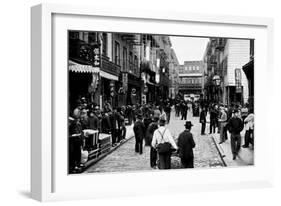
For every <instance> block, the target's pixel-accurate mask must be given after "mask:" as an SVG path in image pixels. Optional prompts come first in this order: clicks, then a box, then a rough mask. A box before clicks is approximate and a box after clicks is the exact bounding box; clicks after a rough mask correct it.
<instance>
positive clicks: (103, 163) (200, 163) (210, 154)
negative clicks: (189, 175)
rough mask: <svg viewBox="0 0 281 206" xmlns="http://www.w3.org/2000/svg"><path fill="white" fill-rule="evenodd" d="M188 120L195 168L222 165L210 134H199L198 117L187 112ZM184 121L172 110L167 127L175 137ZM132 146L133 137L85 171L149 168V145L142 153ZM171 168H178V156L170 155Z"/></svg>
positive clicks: (118, 170) (133, 143)
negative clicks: (194, 145)
mask: <svg viewBox="0 0 281 206" xmlns="http://www.w3.org/2000/svg"><path fill="white" fill-rule="evenodd" d="M188 120H190V121H192V123H193V125H194V127H193V128H192V131H191V132H192V133H193V136H194V140H195V143H196V147H195V149H194V156H195V159H194V166H195V168H210V167H223V162H222V160H221V158H220V156H219V153H218V151H217V149H216V146H215V144H214V142H213V140H212V138H211V136H208V135H204V136H201V135H200V128H201V125H200V123H199V118H198V117H192V115H191V113H190V112H189V113H188ZM184 123H185V121H184V120H180V118H179V117H175V113H174V112H172V114H171V121H170V124H169V125H168V128H169V129H170V131H171V134H172V135H173V136H174V137H175V138H177V137H178V135H179V134H180V132H182V131H183V130H184ZM134 147H135V139H134V137H133V138H131V139H129V140H128V141H127V142H126V143H125V144H123V145H121V146H120V147H119V148H117V149H116V150H115V151H113V152H112V153H110V154H109V155H108V156H106V157H105V158H103V159H102V160H100V161H99V162H97V163H96V164H94V165H93V166H91V167H89V168H88V169H87V170H86V171H85V173H93V172H122V171H139V170H151V168H150V163H149V159H150V156H149V155H150V147H144V151H143V154H142V155H140V154H138V153H135V151H134ZM172 168H180V159H179V158H178V157H172Z"/></svg>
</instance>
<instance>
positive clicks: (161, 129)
mask: <svg viewBox="0 0 281 206" xmlns="http://www.w3.org/2000/svg"><path fill="white" fill-rule="evenodd" d="M164 130H165V133H164ZM159 132H161V134H162V135H163V133H164V135H163V138H162V136H161V134H160V133H159ZM164 142H169V143H170V144H171V145H172V147H173V148H174V149H178V147H177V144H176V142H175V140H174V138H173V137H172V135H171V133H170V130H169V129H167V128H165V127H164V126H160V127H159V128H158V129H157V130H155V131H154V134H153V138H152V142H151V146H152V147H154V148H156V147H157V145H158V144H160V143H164Z"/></svg>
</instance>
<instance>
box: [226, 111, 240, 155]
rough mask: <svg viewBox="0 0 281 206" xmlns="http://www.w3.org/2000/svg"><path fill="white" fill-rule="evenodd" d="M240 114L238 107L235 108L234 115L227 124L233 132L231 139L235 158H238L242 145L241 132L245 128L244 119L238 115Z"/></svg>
mask: <svg viewBox="0 0 281 206" xmlns="http://www.w3.org/2000/svg"><path fill="white" fill-rule="evenodd" d="M238 115H239V111H238V110H237V109H234V111H233V117H231V118H230V120H229V121H228V124H227V128H228V130H229V132H230V134H231V136H230V140H231V151H232V154H233V160H235V159H236V156H237V154H238V152H239V150H240V146H241V135H240V132H241V131H242V130H243V128H244V124H243V121H242V119H240V118H239V117H238Z"/></svg>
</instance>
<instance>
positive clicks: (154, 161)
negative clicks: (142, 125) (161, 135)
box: [146, 122, 158, 167]
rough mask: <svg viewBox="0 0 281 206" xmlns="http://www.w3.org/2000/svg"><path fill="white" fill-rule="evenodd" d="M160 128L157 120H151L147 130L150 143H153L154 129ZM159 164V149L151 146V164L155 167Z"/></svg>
mask: <svg viewBox="0 0 281 206" xmlns="http://www.w3.org/2000/svg"><path fill="white" fill-rule="evenodd" d="M157 129H158V124H157V122H151V123H150V124H149V126H148V128H147V130H146V137H147V138H148V143H149V145H151V141H152V138H153V134H154V131H155V130H157ZM156 165H157V151H156V149H155V148H154V147H152V146H151V147H150V166H151V167H154V166H156Z"/></svg>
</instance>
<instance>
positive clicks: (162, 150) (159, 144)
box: [151, 118, 178, 169]
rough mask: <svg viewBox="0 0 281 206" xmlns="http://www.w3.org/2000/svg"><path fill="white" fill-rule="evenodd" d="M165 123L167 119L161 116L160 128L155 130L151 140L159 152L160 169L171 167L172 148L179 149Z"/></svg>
mask: <svg viewBox="0 0 281 206" xmlns="http://www.w3.org/2000/svg"><path fill="white" fill-rule="evenodd" d="M165 123H166V119H165V118H161V119H160V122H159V128H158V129H157V130H155V132H154V134H153V139H152V142H151V146H152V147H154V148H155V149H156V150H157V153H158V158H159V162H158V168H159V169H171V153H172V150H173V149H174V150H177V149H178V147H177V145H176V143H175V141H174V138H173V137H172V135H171V133H170V131H169V129H167V128H165Z"/></svg>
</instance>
